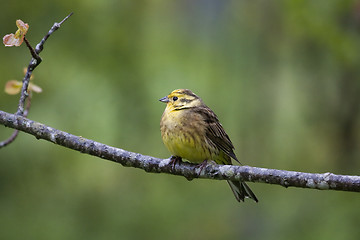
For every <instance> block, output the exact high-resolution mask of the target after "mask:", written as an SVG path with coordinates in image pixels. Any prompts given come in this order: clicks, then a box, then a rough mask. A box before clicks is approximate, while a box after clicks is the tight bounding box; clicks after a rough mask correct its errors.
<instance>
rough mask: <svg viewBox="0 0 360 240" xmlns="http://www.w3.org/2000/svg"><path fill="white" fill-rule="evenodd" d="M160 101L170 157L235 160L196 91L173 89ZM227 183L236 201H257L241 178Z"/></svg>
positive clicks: (232, 148) (210, 113) (165, 142)
mask: <svg viewBox="0 0 360 240" xmlns="http://www.w3.org/2000/svg"><path fill="white" fill-rule="evenodd" d="M160 101H161V102H164V103H166V108H165V111H164V113H163V115H162V118H161V122H160V129H161V136H162V140H163V142H164V144H165V146H166V147H167V149H168V150H169V151H170V152H171V154H172V155H173V157H175V158H180V159H181V158H185V159H187V160H189V161H190V162H193V163H202V162H204V161H207V160H213V161H215V162H216V163H218V164H232V163H231V158H233V159H234V160H236V161H237V162H239V161H238V159H237V158H236V156H235V153H234V146H233V144H232V142H231V140H230V138H229V136H228V135H227V134H226V132H225V130H224V128H223V127H222V125H221V124H220V122H219V120H218V118H217V116H216V114H215V113H214V112H213V111H212V110H211V109H210V108H209V107H208V106H206V105H205V104H204V103H203V101H202V100H201V98H199V97H198V96H197V95H196V94H194V93H193V92H192V91H190V90H188V89H177V90H174V91H172V92H171V93H170V94H169V95H168V96H166V97H163V98H161V99H160ZM228 183H229V185H230V187H231V190H232V191H233V193H234V195H235V197H236V200H238V201H239V202H240V201H244V199H245V197H248V198H252V199H253V200H254V201H256V202H257V201H258V200H257V198H256V196H255V194H254V193H253V192H252V191H251V189H250V188H249V187H248V185H247V184H246V183H245V182H237V181H228Z"/></svg>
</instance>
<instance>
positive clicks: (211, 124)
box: [196, 106, 239, 163]
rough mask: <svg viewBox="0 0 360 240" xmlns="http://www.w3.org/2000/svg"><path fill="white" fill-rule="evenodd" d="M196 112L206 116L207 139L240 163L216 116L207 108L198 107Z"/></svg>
mask: <svg viewBox="0 0 360 240" xmlns="http://www.w3.org/2000/svg"><path fill="white" fill-rule="evenodd" d="M196 111H198V112H199V113H200V114H201V115H202V116H204V120H205V121H206V123H207V125H208V128H207V131H206V137H207V138H208V140H210V141H211V142H213V143H214V145H215V146H216V147H218V148H219V149H220V150H222V151H223V152H224V153H225V154H226V155H228V156H229V157H231V158H233V159H234V160H236V161H238V162H239V160H238V159H237V158H236V156H235V153H234V146H233V144H232V142H231V140H230V138H229V136H228V135H227V134H226V132H225V130H224V128H223V126H222V125H221V124H220V122H219V119H218V118H217V116H216V114H215V113H214V112H213V111H212V110H211V109H210V108H208V107H207V106H203V107H198V108H197V109H196ZM229 163H231V162H229Z"/></svg>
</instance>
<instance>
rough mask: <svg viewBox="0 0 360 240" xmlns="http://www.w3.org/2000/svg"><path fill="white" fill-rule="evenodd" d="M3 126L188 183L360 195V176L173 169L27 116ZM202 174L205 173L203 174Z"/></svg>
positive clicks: (12, 117) (2, 115)
mask: <svg viewBox="0 0 360 240" xmlns="http://www.w3.org/2000/svg"><path fill="white" fill-rule="evenodd" d="M0 124H2V125H4V126H6V127H10V128H15V129H18V130H20V131H23V132H26V133H29V134H31V135H33V136H35V137H36V138H37V139H44V140H46V141H50V142H52V143H55V144H57V145H60V146H63V147H66V148H70V149H73V150H76V151H79V152H82V153H86V154H90V155H93V156H97V157H100V158H103V159H106V160H110V161H113V162H116V163H120V164H121V165H123V166H125V167H135V168H140V169H143V170H145V171H146V172H152V173H168V174H173V175H182V176H185V177H186V178H187V179H189V180H190V179H193V178H206V179H216V180H243V181H251V182H262V183H269V184H277V185H281V186H284V187H301V188H313V189H320V190H341V191H352V192H360V176H345V175H335V174H332V173H324V174H318V173H303V172H295V171H285V170H276V169H266V168H257V167H249V166H233V165H217V164H215V163H211V164H208V165H206V167H204V168H197V165H195V164H191V163H185V162H182V163H181V164H178V165H175V167H174V168H173V167H172V165H171V164H169V162H170V159H159V158H155V157H151V156H145V155H141V154H139V153H134V152H128V151H125V150H123V149H119V148H115V147H111V146H108V145H105V144H102V143H99V142H95V141H93V140H90V139H86V138H83V137H81V136H75V135H72V134H69V133H66V132H63V131H60V130H57V129H54V128H51V127H48V126H46V125H44V124H42V123H39V122H35V121H32V120H29V119H27V118H25V117H23V116H20V115H16V114H10V113H7V112H3V111H0ZM200 170H201V172H199V171H200Z"/></svg>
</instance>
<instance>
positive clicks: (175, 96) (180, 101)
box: [159, 89, 203, 111]
mask: <svg viewBox="0 0 360 240" xmlns="http://www.w3.org/2000/svg"><path fill="white" fill-rule="evenodd" d="M159 101H160V102H163V103H166V104H167V106H166V107H167V108H168V110H170V111H171V110H182V109H189V108H193V107H199V106H201V105H203V102H202V100H201V98H199V97H198V96H197V95H196V94H195V93H193V92H192V91H191V90H189V89H176V90H174V91H172V92H171V93H170V94H169V95H167V96H165V97H163V98H161V99H159Z"/></svg>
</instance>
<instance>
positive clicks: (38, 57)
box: [24, 37, 42, 65]
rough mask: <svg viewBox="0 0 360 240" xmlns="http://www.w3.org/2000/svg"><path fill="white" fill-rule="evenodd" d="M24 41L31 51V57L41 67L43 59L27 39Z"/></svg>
mask: <svg viewBox="0 0 360 240" xmlns="http://www.w3.org/2000/svg"><path fill="white" fill-rule="evenodd" d="M24 41H25V43H26V46H27V47H28V49H29V50H30V53H31V56H32V57H33V58H34V59H36V61H37V62H38V64H37V65H39V64H40V63H41V62H42V59H41V57H40V56H39V55H38V54H37V53H36V52H35V50H34V48H33V47H32V46H31V44H30V43H29V41H28V40H27V39H26V37H24Z"/></svg>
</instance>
